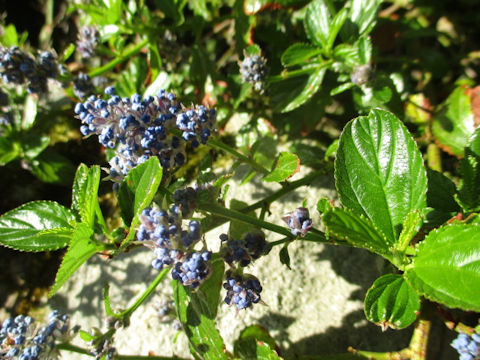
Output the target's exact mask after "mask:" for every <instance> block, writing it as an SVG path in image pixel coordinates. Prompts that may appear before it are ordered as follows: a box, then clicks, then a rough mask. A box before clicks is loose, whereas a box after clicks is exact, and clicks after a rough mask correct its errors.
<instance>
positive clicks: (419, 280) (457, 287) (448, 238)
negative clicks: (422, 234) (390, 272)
mask: <svg viewBox="0 0 480 360" xmlns="http://www.w3.org/2000/svg"><path fill="white" fill-rule="evenodd" d="M479 244H480V226H478V225H470V224H458V223H457V224H452V225H447V226H444V227H441V228H439V229H436V230H433V231H431V232H430V233H429V234H428V236H427V237H426V238H425V240H423V241H422V242H421V243H420V244H419V245H418V248H417V252H416V255H415V257H414V258H413V262H412V264H411V265H410V266H409V267H408V268H407V271H406V272H405V277H406V279H407V281H408V282H409V284H410V285H411V286H412V287H413V288H414V289H415V290H416V291H417V292H418V293H419V294H421V295H423V296H425V297H426V298H428V299H430V300H433V301H436V302H439V303H441V304H444V305H446V306H448V307H451V308H460V309H463V310H471V311H477V312H478V311H480V287H479V286H478V284H480V246H479Z"/></svg>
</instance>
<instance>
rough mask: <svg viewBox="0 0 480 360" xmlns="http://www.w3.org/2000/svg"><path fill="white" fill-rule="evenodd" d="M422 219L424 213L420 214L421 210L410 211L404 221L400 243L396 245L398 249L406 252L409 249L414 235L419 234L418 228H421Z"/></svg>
mask: <svg viewBox="0 0 480 360" xmlns="http://www.w3.org/2000/svg"><path fill="white" fill-rule="evenodd" d="M422 220H423V219H422V214H420V211H418V210H413V211H410V212H409V213H408V215H407V217H406V218H405V220H404V221H403V224H402V232H401V233H400V237H399V238H398V244H397V246H396V248H397V249H398V250H400V251H401V252H404V251H405V250H406V249H407V247H408V245H410V242H411V241H412V239H413V237H414V236H415V235H416V234H417V232H418V230H420V227H421V226H422Z"/></svg>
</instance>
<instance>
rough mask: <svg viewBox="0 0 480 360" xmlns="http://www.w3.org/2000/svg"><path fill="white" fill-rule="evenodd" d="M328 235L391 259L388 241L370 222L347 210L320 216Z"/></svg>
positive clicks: (327, 212)
mask: <svg viewBox="0 0 480 360" xmlns="http://www.w3.org/2000/svg"><path fill="white" fill-rule="evenodd" d="M322 221H323V223H324V224H325V226H326V228H327V230H328V233H329V234H332V235H334V236H335V237H337V238H340V239H342V240H346V241H347V242H348V243H349V244H351V245H353V246H356V247H360V248H364V249H368V250H370V251H373V252H375V253H377V254H379V255H382V256H384V257H385V258H387V259H390V258H391V254H390V250H389V246H390V244H389V241H388V240H387V239H386V238H385V236H384V235H383V234H382V233H381V232H380V231H379V230H378V229H377V228H376V227H375V225H374V224H372V222H371V221H370V220H368V219H366V218H364V217H363V216H362V215H357V214H355V213H353V212H352V211H350V210H348V209H343V208H332V209H328V210H326V211H325V212H324V213H323V215H322Z"/></svg>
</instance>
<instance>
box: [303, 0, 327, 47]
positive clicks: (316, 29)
mask: <svg viewBox="0 0 480 360" xmlns="http://www.w3.org/2000/svg"><path fill="white" fill-rule="evenodd" d="M331 23H332V19H331V16H330V11H329V10H328V6H327V4H325V1H323V0H313V1H312V2H311V3H310V4H309V5H308V7H307V11H306V13H305V19H304V25H305V32H306V34H307V36H308V38H309V39H310V41H311V42H313V43H314V44H315V45H318V46H320V47H321V48H323V49H327V43H328V36H329V34H330V24H331Z"/></svg>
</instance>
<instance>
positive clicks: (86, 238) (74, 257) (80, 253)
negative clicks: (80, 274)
mask: <svg viewBox="0 0 480 360" xmlns="http://www.w3.org/2000/svg"><path fill="white" fill-rule="evenodd" d="M92 235H93V230H92V228H90V227H89V226H88V225H86V224H83V223H80V224H77V226H76V227H75V230H74V231H73V235H72V240H71V242H70V245H69V246H68V250H67V252H66V253H65V256H64V257H63V260H62V263H61V265H60V268H59V269H58V272H57V275H56V277H55V284H54V285H53V286H52V288H51V289H50V292H49V297H52V296H53V295H55V293H56V292H57V291H58V289H60V287H61V286H62V285H63V284H65V283H66V282H67V280H68V279H69V278H70V276H72V275H73V273H74V272H75V271H76V270H77V269H78V268H79V267H80V266H81V265H82V264H83V263H84V262H85V261H87V260H88V259H89V258H90V257H91V256H92V255H93V254H95V253H96V252H97V251H100V250H101V249H102V247H101V246H100V245H99V244H98V243H97V242H95V241H94V240H92Z"/></svg>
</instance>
